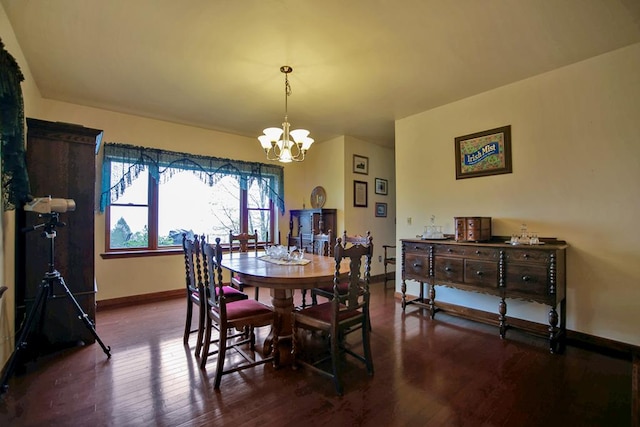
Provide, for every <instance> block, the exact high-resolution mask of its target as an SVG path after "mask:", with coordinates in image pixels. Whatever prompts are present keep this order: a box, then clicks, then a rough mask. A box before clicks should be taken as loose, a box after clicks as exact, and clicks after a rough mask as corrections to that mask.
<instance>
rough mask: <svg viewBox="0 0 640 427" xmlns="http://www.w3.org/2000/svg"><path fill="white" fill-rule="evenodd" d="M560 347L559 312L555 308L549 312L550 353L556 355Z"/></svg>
mask: <svg viewBox="0 0 640 427" xmlns="http://www.w3.org/2000/svg"><path fill="white" fill-rule="evenodd" d="M557 347H558V312H557V311H556V308H555V307H551V310H549V352H551V353H555V352H556V349H557Z"/></svg>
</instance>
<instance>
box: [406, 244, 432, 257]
mask: <svg viewBox="0 0 640 427" xmlns="http://www.w3.org/2000/svg"><path fill="white" fill-rule="evenodd" d="M404 250H405V251H406V252H407V254H410V253H414V254H424V255H425V256H426V255H427V254H428V253H429V244H428V243H420V242H411V243H405V244H404Z"/></svg>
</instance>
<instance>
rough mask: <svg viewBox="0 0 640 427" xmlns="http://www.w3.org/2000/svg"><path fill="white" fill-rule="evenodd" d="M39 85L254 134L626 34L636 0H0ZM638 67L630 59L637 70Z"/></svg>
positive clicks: (430, 99) (389, 129) (549, 63)
mask: <svg viewBox="0 0 640 427" xmlns="http://www.w3.org/2000/svg"><path fill="white" fill-rule="evenodd" d="M0 2H1V3H2V5H3V6H4V9H5V11H6V13H7V16H8V17H9V20H10V22H11V24H12V26H13V30H14V32H15V34H16V37H17V39H18V42H19V43H20V46H21V48H22V51H23V53H24V55H25V57H26V59H27V62H28V66H29V68H30V70H31V72H32V74H33V77H34V79H35V81H36V84H37V86H38V88H39V90H40V92H41V94H42V96H43V97H45V98H49V99H55V100H60V101H66V102H71V103H74V104H81V105H87V106H92V107H98V108H103V109H107V110H113V111H119V112H124V113H130V114H135V115H140V116H145V117H151V118H157V119H162V120H167V121H172V122H177V123H183V124H188V125H193V126H199V127H203V128H209V129H216V130H220V131H224V132H230V133H234V134H239V135H245V136H250V137H255V136H257V135H259V134H261V133H262V129H263V128H265V127H269V126H279V125H280V123H281V122H282V119H283V116H284V99H285V96H284V75H283V74H282V73H281V72H280V66H282V65H290V66H292V67H293V69H294V71H293V73H292V74H291V75H290V82H291V87H292V90H293V93H292V95H291V96H290V97H289V100H288V103H289V121H290V122H291V125H292V128H298V127H303V128H307V129H309V130H311V136H312V137H314V138H315V139H316V141H324V140H327V139H329V138H332V137H335V136H339V135H350V136H354V137H357V138H361V139H364V140H366V141H371V142H375V143H378V144H382V145H389V146H392V145H393V144H394V120H396V119H400V118H403V117H407V116H409V115H412V114H415V113H418V112H421V111H425V110H428V109H431V108H434V107H437V106H440V105H444V104H447V103H450V102H452V101H455V100H459V99H462V98H465V97H468V96H472V95H475V94H478V93H481V92H484V91H487V90H491V89H493V88H496V87H499V86H503V85H505V84H509V83H511V82H515V81H518V80H521V79H524V78H527V77H530V76H534V75H536V74H540V73H544V72H546V71H549V70H553V69H555V68H558V67H562V66H565V65H568V64H572V63H575V62H577V61H581V60H584V59H587V58H590V57H593V56H596V55H599V54H602V53H605V52H608V51H611V50H614V49H618V48H621V47H624V46H627V45H630V44H633V43H638V42H640V1H639V0H323V1H313V0H242V1H238V0H236V1H233V0H188V1H175V0H107V1H105V0H55V1H51V0H0ZM639 72H640V70H639Z"/></svg>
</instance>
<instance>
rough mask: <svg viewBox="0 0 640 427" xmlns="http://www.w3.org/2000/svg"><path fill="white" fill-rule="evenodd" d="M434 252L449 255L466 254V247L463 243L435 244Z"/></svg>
mask: <svg viewBox="0 0 640 427" xmlns="http://www.w3.org/2000/svg"><path fill="white" fill-rule="evenodd" d="M433 252H434V254H436V255H447V256H464V255H465V253H466V247H465V246H462V245H435V247H434V250H433Z"/></svg>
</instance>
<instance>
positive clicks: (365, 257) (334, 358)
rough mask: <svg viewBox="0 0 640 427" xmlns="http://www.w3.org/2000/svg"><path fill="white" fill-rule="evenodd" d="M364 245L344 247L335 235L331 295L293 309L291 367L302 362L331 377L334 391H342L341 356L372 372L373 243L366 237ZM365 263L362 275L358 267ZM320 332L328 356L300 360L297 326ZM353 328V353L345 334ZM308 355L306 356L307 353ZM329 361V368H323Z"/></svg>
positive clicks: (298, 328)
mask: <svg viewBox="0 0 640 427" xmlns="http://www.w3.org/2000/svg"><path fill="white" fill-rule="evenodd" d="M367 242H368V243H367V244H360V243H356V244H353V245H351V244H349V245H347V247H345V246H344V245H343V244H342V239H341V238H338V243H337V244H336V246H335V253H334V257H335V261H336V268H335V273H334V278H333V283H334V286H333V288H334V295H333V298H332V300H331V301H328V302H325V303H322V304H317V305H312V306H310V307H308V308H305V309H302V310H299V311H294V312H293V333H292V335H293V340H292V347H291V354H292V359H293V366H294V368H296V367H298V366H299V365H303V366H305V367H308V368H310V369H312V370H313V371H315V372H318V373H320V374H322V375H324V376H327V377H329V378H332V379H333V382H334V385H335V388H336V392H337V393H338V394H339V395H342V393H343V384H342V372H341V370H342V367H341V355H342V354H349V355H351V356H353V357H355V358H356V359H358V360H360V361H361V362H363V363H364V364H365V366H366V368H367V372H368V374H369V375H373V359H372V355H371V345H370V335H371V331H370V328H369V327H367V325H369V323H370V322H369V298H370V295H369V281H370V279H371V258H372V255H373V243H372V241H371V237H370V236H369V238H368V240H367ZM343 258H348V259H349V261H350V262H349V266H350V267H349V272H348V280H347V283H348V286H347V289H348V290H347V293H346V294H343V293H340V292H339V285H340V283H341V272H340V263H341V261H342V259H343ZM363 264H364V277H363V278H362V277H361V274H362V272H361V268H362V266H363ZM301 328H302V329H306V330H310V331H321V332H322V333H324V334H326V335H328V337H329V343H330V344H329V350H330V351H329V356H328V357H324V358H320V359H318V360H315V361H313V360H311V359H307V360H305V359H303V358H301V357H299V353H300V346H301V341H300V334H299V330H300V329H301ZM356 330H361V331H362V352H356V351H355V350H354V349H353V348H352V346H351V345H349V344H348V343H347V339H346V336H347V334H349V333H351V332H354V331H356ZM307 357H308V355H307ZM329 359H330V360H331V369H330V370H329V369H327V368H325V365H326V362H327V361H328V360H329Z"/></svg>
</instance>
